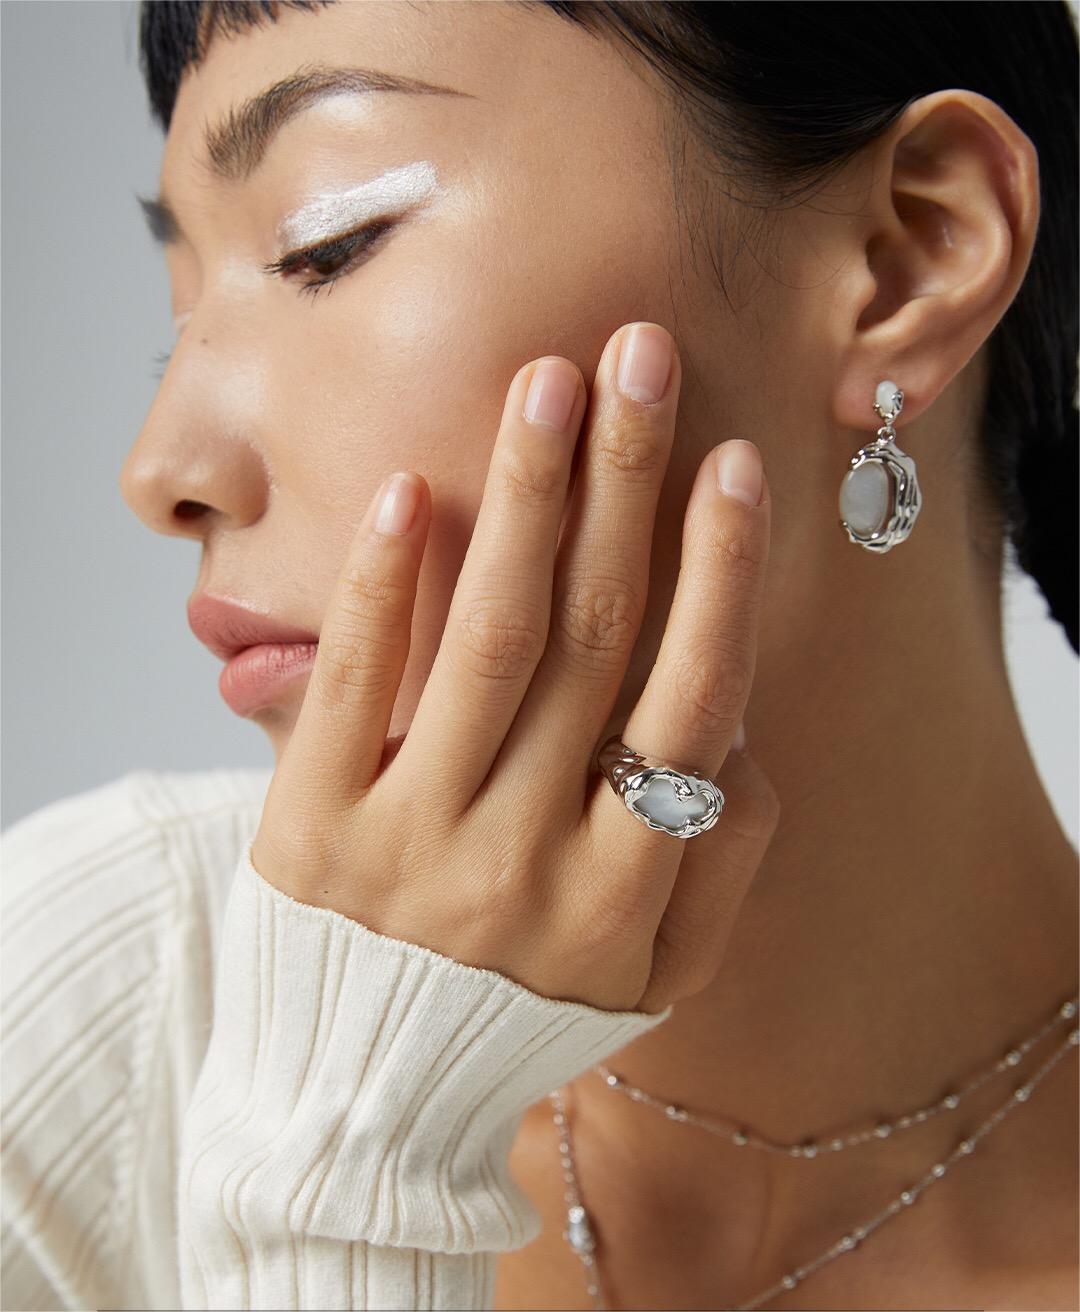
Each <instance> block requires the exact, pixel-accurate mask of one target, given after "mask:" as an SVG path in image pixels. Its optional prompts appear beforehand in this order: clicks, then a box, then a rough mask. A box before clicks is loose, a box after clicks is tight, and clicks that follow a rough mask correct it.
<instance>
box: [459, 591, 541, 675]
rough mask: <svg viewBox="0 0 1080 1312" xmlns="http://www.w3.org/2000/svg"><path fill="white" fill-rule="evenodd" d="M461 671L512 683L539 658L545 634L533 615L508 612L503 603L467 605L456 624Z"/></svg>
mask: <svg viewBox="0 0 1080 1312" xmlns="http://www.w3.org/2000/svg"><path fill="white" fill-rule="evenodd" d="M457 628H458V635H459V643H458V648H459V651H460V656H461V659H462V661H463V662H464V665H465V668H466V669H467V670H468V671H469V672H470V673H472V674H475V675H478V676H480V677H481V678H484V679H494V680H499V681H502V680H516V679H519V678H520V677H521V676H522V675H524V674H528V673H529V672H530V671H531V670H532V668H533V667H534V666H535V664H536V662H537V661H538V660H539V659H540V653H541V651H542V650H543V646H544V642H545V638H546V635H545V634H543V633H542V632H541V631H540V628H539V627H538V625H537V622H536V616H535V615H533V614H531V613H528V612H524V611H517V612H515V611H513V610H511V609H508V608H507V606H506V603H505V602H494V601H490V600H487V599H482V600H476V601H470V602H467V603H466V604H465V605H464V606H463V607H462V610H461V612H460V615H459V617H458V622H457Z"/></svg>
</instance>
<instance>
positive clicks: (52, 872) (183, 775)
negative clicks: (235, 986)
mask: <svg viewBox="0 0 1080 1312" xmlns="http://www.w3.org/2000/svg"><path fill="white" fill-rule="evenodd" d="M271 773H272V772H271V771H270V770H268V769H267V770H255V769H241V768H231V769H229V768H221V769H212V770H192V771H163V770H132V771H129V772H128V773H127V774H124V775H120V776H119V777H117V778H116V779H112V780H109V781H108V782H106V783H102V784H97V785H95V786H93V787H91V788H87V789H84V790H83V791H81V792H78V793H72V794H69V795H68V796H66V797H61V798H58V799H56V800H55V801H51V802H47V803H45V804H44V805H43V806H40V807H38V808H37V809H36V810H34V811H32V812H30V813H29V814H28V815H25V816H22V817H21V818H20V819H18V820H16V821H15V822H14V823H13V824H11V825H9V826H8V827H7V828H6V829H5V830H4V831H3V834H2V835H0V853H2V856H3V863H4V879H3V898H4V911H5V921H7V917H8V916H12V917H14V921H15V923H16V924H18V923H21V921H22V918H23V917H22V915H21V914H20V912H25V911H27V910H29V909H30V908H31V907H33V906H37V907H39V908H40V907H44V906H47V905H50V904H55V903H56V902H57V901H62V902H64V903H65V904H66V905H69V906H70V905H71V904H72V903H76V902H79V901H85V900H92V901H95V902H97V903H98V905H99V906H100V905H101V903H100V901H99V898H100V895H101V890H102V889H103V888H108V887H110V886H111V887H117V886H126V891H127V892H128V893H130V894H134V895H136V896H137V897H138V898H139V899H140V900H143V899H144V898H145V897H146V896H147V895H148V894H150V893H151V892H152V891H153V889H154V888H155V886H156V884H157V880H158V879H160V878H161V877H163V876H164V875H166V873H167V872H166V871H165V869H164V868H163V865H162V858H163V856H164V855H165V854H166V852H167V851H168V850H169V849H170V848H171V847H175V846H176V844H177V841H178V835H179V834H180V833H182V832H185V831H186V833H187V834H188V835H190V836H192V838H193V840H194V841H197V839H198V837H199V836H201V835H203V834H205V835H207V836H208V837H209V838H210V839H211V841H213V839H214V837H215V836H217V835H218V834H221V835H222V836H224V835H226V834H227V832H228V828H229V825H230V823H239V824H241V825H243V824H245V823H247V822H248V821H249V820H250V818H251V817H255V818H256V819H257V817H258V815H259V813H260V810H261V807H262V802H263V799H264V797H265V795H266V789H267V787H268V785H269V781H270V776H271ZM180 841H182V839H181V840H180ZM223 841H224V840H223V838H222V839H221V840H219V844H218V846H219V847H221V846H222V845H223ZM7 923H8V925H9V926H10V925H11V923H12V922H10V921H8V922H7ZM5 932H6V931H5Z"/></svg>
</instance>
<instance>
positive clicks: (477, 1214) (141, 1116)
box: [2, 769, 671, 1312]
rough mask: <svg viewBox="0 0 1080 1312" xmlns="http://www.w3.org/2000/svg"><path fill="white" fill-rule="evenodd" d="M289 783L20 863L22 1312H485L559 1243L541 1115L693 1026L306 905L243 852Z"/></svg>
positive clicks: (14, 1196)
mask: <svg viewBox="0 0 1080 1312" xmlns="http://www.w3.org/2000/svg"><path fill="white" fill-rule="evenodd" d="M271 773H272V772H271V771H270V770H241V769H218V770H207V771H197V772H187V773H184V772H162V771H151V770H138V771H134V772H132V773H130V774H127V775H124V776H123V777H121V778H118V779H116V780H113V781H112V782H110V783H108V784H104V785H101V786H99V787H96V788H92V789H89V790H87V791H86V792H83V793H79V794H76V795H74V796H70V797H66V798H63V799H61V800H60V801H57V802H53V803H51V804H49V805H48V806H45V807H42V808H40V809H39V810H38V811H35V812H34V813H33V814H32V815H29V816H26V817H24V818H23V819H21V820H19V821H18V822H16V823H15V824H14V825H12V826H10V827H9V828H8V830H7V831H5V833H4V835H3V849H2V855H3V892H4V908H3V940H4V951H3V1016H2V1030H3V1032H2V1038H3V1072H2V1073H3V1139H4V1144H3V1226H4V1229H3V1251H2V1264H3V1300H4V1302H3V1305H4V1307H5V1308H8V1309H16V1308H17V1309H24V1310H27V1312H29V1310H30V1309H42V1308H47V1309H57V1308H125V1309H134V1308H148V1309H149V1308H320V1309H321V1308H474V1309H479V1308H490V1307H491V1305H492V1301H493V1291H494V1282H495V1264H496V1261H497V1258H498V1254H499V1253H500V1252H503V1251H506V1250H508V1249H513V1248H518V1247H521V1246H522V1245H524V1244H526V1243H528V1242H530V1241H531V1240H533V1239H534V1238H535V1237H536V1236H537V1234H538V1233H539V1231H540V1218H539V1214H538V1212H537V1211H536V1209H535V1207H534V1206H533V1205H532V1203H531V1202H530V1200H529V1199H528V1197H527V1195H525V1194H524V1193H523V1192H522V1190H521V1189H520V1188H519V1187H518V1185H517V1184H516V1183H515V1181H514V1179H513V1177H512V1176H511V1174H510V1172H509V1166H508V1157H509V1152H510V1148H511V1145H512V1143H513V1140H514V1137H515V1134H516V1131H517V1128H518V1125H519V1124H520V1120H521V1117H522V1114H523V1113H524V1111H525V1109H526V1108H527V1107H529V1106H530V1105H531V1104H532V1103H534V1102H536V1101H537V1100H538V1099H540V1098H542V1097H543V1096H544V1095H545V1094H546V1093H547V1092H548V1091H549V1090H551V1089H554V1088H556V1087H557V1086H558V1085H560V1084H562V1083H564V1082H565V1081H567V1080H569V1079H573V1078H574V1077H575V1076H576V1075H578V1074H580V1073H581V1072H582V1071H584V1070H585V1069H587V1068H588V1067H589V1066H591V1065H593V1064H595V1063H596V1062H599V1061H602V1060H604V1059H605V1058H606V1057H608V1056H609V1055H610V1054H611V1053H613V1052H614V1051H616V1050H617V1049H619V1048H621V1047H623V1046H624V1045H625V1044H627V1043H628V1042H630V1041H631V1040H632V1039H634V1038H636V1037H637V1036H638V1035H640V1034H642V1033H644V1032H645V1031H646V1030H649V1029H651V1028H653V1027H654V1026H655V1025H657V1024H660V1023H661V1022H662V1021H663V1020H665V1019H666V1018H667V1016H668V1015H669V1014H670V1011H671V1008H668V1009H667V1010H665V1011H663V1012H660V1013H658V1014H656V1015H648V1014H646V1013H642V1012H634V1011H626V1012H611V1011H602V1010H599V1009H596V1008H593V1007H589V1006H586V1005H584V1004H581V1003H576V1002H567V1001H561V1000H558V999H552V998H547V997H542V996H541V995H539V994H537V993H534V992H532V991H530V990H529V989H527V988H525V987H523V986H522V985H520V984H518V983H517V982H515V981H513V980H511V979H508V978H507V977H506V976H504V975H501V974H498V973H496V972H494V971H490V970H480V969H477V968H475V967H473V966H468V965H465V964H463V963H462V962H458V961H454V960H453V959H452V958H450V957H446V956H443V955H441V954H439V953H437V952H433V951H431V950H429V949H428V948H425V947H421V946H419V945H417V944H414V943H409V942H405V941H404V940H400V939H396V938H390V937H388V936H386V935H383V934H378V933H375V932H373V931H372V930H370V929H368V928H366V927H365V926H363V925H360V924H357V923H356V922H355V921H352V920H350V919H348V918H347V917H345V916H342V915H339V914H337V913H335V912H332V911H328V910H325V909H323V908H318V907H313V906H307V905H305V904H303V903H300V902H296V901H294V900H293V899H291V898H290V897H288V896H287V895H286V894H284V893H282V892H281V891H280V890H279V889H277V888H275V887H274V886H273V885H271V884H270V883H268V882H267V881H266V880H264V879H263V878H262V877H261V876H260V875H259V874H258V872H257V871H256V870H255V869H254V867H253V866H252V864H251V861H250V855H249V850H248V849H249V845H250V841H251V839H252V838H253V837H254V835H255V831H256V829H257V827H258V822H259V816H260V814H261V808H262V802H263V799H264V798H265V795H266V790H267V787H268V785H269V782H270V777H271ZM552 1169H553V1170H557V1169H558V1162H557V1160H555V1159H553V1162H552Z"/></svg>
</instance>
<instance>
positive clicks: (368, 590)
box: [340, 568, 412, 629]
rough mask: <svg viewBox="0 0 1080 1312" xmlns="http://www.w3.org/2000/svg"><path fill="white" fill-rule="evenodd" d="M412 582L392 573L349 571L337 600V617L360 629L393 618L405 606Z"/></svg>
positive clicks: (365, 570) (407, 603) (369, 570)
mask: <svg viewBox="0 0 1080 1312" xmlns="http://www.w3.org/2000/svg"><path fill="white" fill-rule="evenodd" d="M411 596H412V583H411V582H409V581H406V580H405V579H403V578H399V577H398V576H397V575H395V574H391V573H387V572H379V571H375V570H371V569H368V568H365V569H363V570H357V571H354V572H350V573H349V574H348V575H347V576H346V579H345V587H344V589H343V591H342V597H341V606H340V609H341V614H342V617H343V618H344V619H345V620H346V621H347V622H348V621H351V622H353V624H354V625H355V627H356V628H358V629H360V628H363V627H366V626H368V625H370V624H373V623H374V624H382V623H385V622H386V620H387V618H388V617H392V618H395V619H396V618H397V616H398V615H399V614H400V612H401V610H402V608H404V607H406V606H408V605H409V601H410V598H411Z"/></svg>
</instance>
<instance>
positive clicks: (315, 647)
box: [5, 3, 1077, 1309]
mask: <svg viewBox="0 0 1080 1312" xmlns="http://www.w3.org/2000/svg"><path fill="white" fill-rule="evenodd" d="M988 17H990V18H992V19H993V21H992V22H988V21H987V20H988ZM141 36H142V55H143V67H144V71H145V75H146V78H147V83H148V87H149V92H150V98H151V103H152V106H153V109H154V112H155V114H156V116H157V118H158V121H159V122H160V123H161V125H162V127H163V128H164V129H165V131H166V140H165V151H164V157H163V164H162V176H161V195H160V196H159V197H157V198H156V199H154V200H146V201H144V207H145V209H146V213H147V216H148V218H149V219H150V221H151V225H152V227H153V230H154V231H155V234H156V235H157V236H158V237H159V238H160V239H161V241H162V243H163V247H164V254H165V258H166V260H167V263H168V268H169V276H170V284H171V290H172V297H173V310H174V314H175V316H176V319H177V327H178V337H177V342H176V347H175V349H174V351H173V352H172V357H171V360H170V363H169V365H168V369H167V371H166V372H165V374H164V377H163V380H162V384H161V388H160V390H159V393H158V395H157V397H156V399H155V402H154V405H153V407H152V409H151V411H150V413H149V415H148V416H147V419H146V422H145V425H144V428H143V430H142V431H141V432H140V434H139V435H138V438H137V440H136V442H135V444H134V446H133V447H132V450H131V452H130V455H129V457H128V459H127V461H126V463H125V465H124V468H123V471H122V475H121V487H122V490H123V493H124V495H125V497H126V499H127V501H128V503H129V505H130V506H131V508H132V509H133V510H134V512H135V513H136V514H138V515H139V516H140V517H141V518H142V519H143V520H144V521H145V522H146V524H147V525H148V526H149V527H151V528H153V529H155V530H157V531H160V532H164V533H172V534H177V535H182V536H185V537H189V538H192V539H194V540H196V541H198V542H200V543H201V544H202V546H203V549H204V550H203V557H202V567H201V570H200V574H199V578H198V581H197V585H196V589H195V593H194V596H193V598H192V601H191V605H190V608H189V613H190V617H191V621H192V626H193V628H194V629H195V630H196V632H197V634H198V635H199V636H200V637H202V638H203V639H204V641H206V642H208V644H210V645H211V646H212V648H213V649H215V650H216V651H218V652H219V654H221V655H222V656H223V658H228V664H227V665H226V668H225V670H224V672H223V675H222V681H221V690H222V693H223V695H224V696H225V697H226V699H227V700H228V701H229V703H230V704H231V705H232V706H233V708H234V709H235V710H237V712H238V713H240V714H242V715H246V716H249V717H250V718H251V719H252V720H253V721H255V722H256V723H257V724H259V725H260V726H261V727H262V728H264V729H265V730H266V731H267V733H268V734H269V735H270V738H271V741H272V744H273V748H274V753H275V767H274V769H273V771H272V772H271V771H268V772H261V771H240V770H235V771H225V770H207V771H206V772H202V773H192V774H166V773H163V772H156V771H137V772H134V773H132V774H130V775H127V776H125V777H124V778H123V779H120V780H117V781H114V782H113V783H111V784H109V785H107V786H105V787H104V788H99V789H95V790H91V791H90V792H88V793H85V794H81V795H79V796H78V797H75V798H67V799H62V800H61V801H59V802H57V803H55V804H53V805H52V806H50V807H46V808H43V809H42V810H41V811H39V812H37V813H35V815H34V816H32V817H29V818H28V819H26V820H24V821H22V822H20V824H19V825H17V826H15V827H14V828H13V830H12V831H10V832H9V834H8V835H7V845H6V852H7V867H8V879H7V880H6V884H7V886H8V899H9V910H8V913H7V921H8V925H9V930H10V933H11V936H12V937H11V946H10V947H9V953H10V954H11V957H12V961H13V964H12V965H11V967H10V982H9V985H8V997H9V1005H10V1007H11V1020H10V1021H9V1024H8V1027H7V1033H6V1035H5V1040H6V1043H7V1056H6V1060H5V1069H6V1070H7V1071H8V1074H9V1079H10V1092H9V1094H8V1111H7V1114H6V1125H7V1129H8V1148H7V1182H6V1186H5V1187H6V1188H7V1190H8V1205H7V1213H6V1214H7V1216H8V1218H9V1220H10V1223H11V1229H10V1236H11V1237H10V1240H9V1243H10V1248H9V1252H8V1253H7V1254H5V1271H6V1282H7V1287H6V1298H7V1300H8V1301H9V1302H10V1304H11V1305H12V1306H14V1305H17V1306H19V1307H25V1308H30V1307H57V1306H65V1307H81V1306H111V1307H170V1306H171V1307H175V1306H183V1307H204V1308H223V1307H265V1308H271V1307H273V1308H283V1307H292V1308H301V1307H303V1308H329V1307H337V1308H347V1307H352V1308H366V1307H372V1308H374V1307H399V1308H400V1307H410V1308H420V1307H439V1308H450V1307H454V1308H460V1307H472V1308H477V1307H496V1308H525V1307H532V1308H535V1307H544V1308H570V1307H584V1306H593V1305H597V1306H608V1307H620V1308H642V1307H647V1308H716V1307H721V1306H723V1307H736V1306H737V1307H758V1306H767V1307H770V1308H776V1309H787V1308H802V1307H806V1306H814V1307H826V1306H827V1307H830V1308H834V1309H840V1308H856V1307H857V1308H869V1307H874V1308H899V1307H930V1306H932V1307H937V1308H967V1307H976V1306H977V1307H981V1308H1016V1307H1028V1308H1032V1307H1038V1308H1042V1309H1049V1308H1066V1307H1073V1306H1075V1305H1076V1297H1077V1249H1076V1234H1077V1179H1076V1147H1077V1145H1076V1113H1077V1069H1076V1042H1075V1038H1076V1020H1075V1015H1076V1004H1075V998H1074V995H1075V991H1076V978H1077V960H1076V955H1077V953H1076V947H1077V944H1076V932H1075V925H1076V913H1077V905H1076V901H1077V899H1076V854H1075V852H1074V851H1073V849H1072V846H1071V844H1070V843H1069V841H1068V839H1067V837H1066V836H1065V835H1064V834H1063V833H1062V831H1061V829H1060V827H1059V825H1058V823H1057V821H1056V818H1055V816H1054V813H1053V811H1052V808H1051V806H1050V803H1049V801H1048V799H1047V797H1046V794H1045V792H1044V791H1043V788H1042V786H1041V783H1040V780H1039V778H1038V775H1037V772H1036V769H1035V766H1034V763H1033V761H1032V759H1031V757H1030V755H1029V753H1028V751H1027V747H1026V743H1025V740H1024V737H1023V732H1022V729H1021V725H1020V723H1019V720H1018V718H1017V714H1016V708H1015V706H1014V703H1013V701H1012V697H1011V694H1010V689H1009V684H1008V680H1007V676H1006V671H1005V667H1004V662H1003V658H1002V650H1001V639H1000V628H999V588H1000V573H1001V565H1002V553H1003V550H1005V549H1006V547H1007V546H1008V545H1009V544H1010V543H1011V544H1012V546H1013V547H1014V548H1015V550H1016V551H1017V553H1018V557H1019V560H1020V562H1021V563H1022V565H1023V566H1024V567H1025V568H1026V569H1028V570H1029V571H1030V572H1031V573H1032V574H1033V575H1034V577H1035V578H1036V579H1037V581H1038V582H1039V584H1040V586H1041V587H1042V589H1043V591H1044V593H1045V595H1046V598H1047V601H1048V604H1049V605H1050V607H1051V608H1052V612H1053V614H1054V616H1055V617H1056V618H1057V619H1058V620H1059V621H1060V622H1061V623H1062V624H1063V625H1064V626H1065V628H1066V631H1067V633H1068V635H1069V638H1070V641H1071V642H1072V645H1073V647H1074V649H1075V648H1076V646H1077V629H1076V573H1075V533H1076V517H1075V516H1076V506H1075V470H1076V443H1075V428H1074V425H1075V402H1074V396H1075V385H1076V350H1077V336H1076V259H1075V236H1076V201H1075V189H1074V175H1075V130H1076V87H1075V60H1076V37H1075V32H1074V29H1073V27H1072V25H1071V22H1070V19H1069V16H1068V12H1067V10H1066V9H1065V7H1064V6H1062V5H1058V4H1023V5H1005V4H1002V5H996V6H995V7H994V9H993V10H992V11H987V10H985V9H984V8H983V7H982V6H972V5H934V6H925V5H903V4H892V5H872V4H863V5H857V6H855V5H851V6H843V7H834V6H826V5H823V4H818V5H815V6H812V7H811V6H806V5H779V4H773V5H750V6H746V5H729V4H711V5H708V6H694V5H675V4H667V5H655V4H634V5H622V4H604V5H601V4H595V5H588V6H578V5H574V4H547V5H545V4H533V3H526V4H516V3H503V4H498V5H494V4H478V5H469V6H459V5H452V6H451V5H434V4H427V5H405V4H379V3H368V4H363V5H358V4H336V3H330V4H321V3H319V4H284V5H278V6H262V5H250V6H249V5H243V6H241V5H236V4H221V3H216V4H214V3H192V4H179V3H157V4H153V5H148V6H144V7H143V10H142V13H141ZM271 88H272V90H270V89H271ZM268 90H270V94H269V95H263V93H265V92H266V91H268ZM330 93H333V94H330ZM260 96H261V99H260V98H259V97H260ZM331 293H332V295H331ZM493 435H494V440H493ZM395 473H397V474H398V475H399V476H398V477H393V476H392V475H394V474H395ZM838 521H839V523H838ZM230 600H231V605H230V604H229V603H230ZM237 608H239V613H238V612H237ZM240 649H247V654H246V655H239V656H237V655H236V652H237V651H238V650H240ZM751 682H752V683H753V688H752V691H751ZM634 753H638V754H640V756H636V755H633V754H634ZM665 767H666V768H667V771H668V772H667V773H664V768H665ZM650 770H652V771H657V773H652V774H649V773H647V772H648V771H650ZM684 793H687V794H690V795H689V796H685V795H684ZM608 1061H610V1062H611V1063H612V1065H611V1067H609V1066H608V1065H607V1063H608ZM547 1095H551V1096H550V1097H549V1096H547ZM710 1131H711V1132H710ZM841 1150H843V1151H841ZM916 1203H917V1205H914V1206H912V1205H911V1204H916ZM575 1209H577V1210H575ZM567 1240H569V1241H570V1242H569V1243H568V1242H567ZM804 1284H805V1288H804V1287H803V1286H804Z"/></svg>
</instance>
